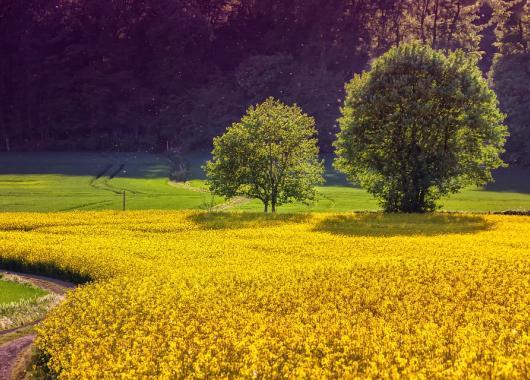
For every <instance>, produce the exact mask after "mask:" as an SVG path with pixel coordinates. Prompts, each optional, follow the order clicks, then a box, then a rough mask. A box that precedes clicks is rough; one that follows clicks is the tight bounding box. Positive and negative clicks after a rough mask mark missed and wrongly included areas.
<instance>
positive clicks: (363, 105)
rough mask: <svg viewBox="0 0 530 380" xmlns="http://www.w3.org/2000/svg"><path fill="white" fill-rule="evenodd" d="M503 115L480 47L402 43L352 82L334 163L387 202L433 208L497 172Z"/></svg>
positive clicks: (388, 206)
mask: <svg viewBox="0 0 530 380" xmlns="http://www.w3.org/2000/svg"><path fill="white" fill-rule="evenodd" d="M503 119H504V116H503V114H502V113H501V112H500V111H499V109H498V106H497V98H496V96H495V94H494V92H493V91H492V90H491V89H490V88H489V87H488V84H487V81H486V80H485V79H484V78H483V77H482V75H481V72H480V70H479V68H478V66H477V57H476V56H475V55H467V54H465V53H464V52H463V51H461V50H457V51H454V52H450V53H448V54H446V55H445V54H443V53H442V52H440V51H435V50H433V49H432V48H430V47H429V46H426V45H421V44H417V43H412V44H404V45H400V46H399V47H397V48H392V49H390V50H389V51H388V52H387V53H385V54H383V55H382V56H381V57H379V58H377V59H376V60H375V61H374V62H373V63H372V66H371V69H370V71H368V72H364V73H363V74H361V75H356V76H355V77H354V78H353V80H351V81H350V82H349V83H348V84H347V86H346V99H345V102H344V106H343V108H342V117H341V119H340V120H339V122H340V129H341V130H340V132H339V134H338V136H337V142H336V147H337V151H336V153H337V157H338V158H337V160H336V162H335V163H336V166H337V168H338V169H340V170H341V171H343V172H344V173H346V174H347V175H348V176H349V178H350V179H351V180H352V181H354V182H356V183H359V184H360V185H361V186H362V187H364V188H366V189H367V190H368V191H369V192H370V193H372V194H373V195H375V196H376V197H377V198H378V199H379V200H380V202H381V204H382V206H383V207H384V209H385V210H387V211H405V212H423V211H430V210H433V209H435V207H436V200H438V199H439V198H440V197H441V196H443V195H446V194H449V193H454V192H457V191H458V190H460V189H461V188H462V187H464V186H466V185H470V184H477V185H480V184H484V183H486V182H487V181H490V180H491V179H492V177H491V169H494V168H497V167H499V166H501V165H502V164H503V162H502V160H501V159H500V156H499V155H500V154H501V153H502V152H503V145H504V142H505V137H506V134H507V133H506V127H505V126H504V125H503V124H502V121H503Z"/></svg>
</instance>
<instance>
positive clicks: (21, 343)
mask: <svg viewBox="0 0 530 380" xmlns="http://www.w3.org/2000/svg"><path fill="white" fill-rule="evenodd" d="M33 340H35V334H29V335H26V336H23V337H22V338H18V339H15V340H12V341H11V342H9V343H6V344H3V345H1V346H0V379H6V380H9V379H11V374H12V372H13V369H14V368H15V366H16V364H17V361H18V357H19V355H20V354H21V353H22V352H24V351H25V350H27V349H28V348H29V347H30V346H31V345H32V344H33Z"/></svg>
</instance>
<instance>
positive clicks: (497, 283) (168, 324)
mask: <svg viewBox="0 0 530 380" xmlns="http://www.w3.org/2000/svg"><path fill="white" fill-rule="evenodd" d="M0 266H3V267H10V268H18V269H20V270H28V271H29V270H33V271H40V272H42V273H48V274H63V275H67V276H70V277H75V278H78V279H90V280H92V281H91V282H89V283H87V284H86V285H83V286H81V287H80V288H78V289H76V290H75V291H73V292H71V293H70V294H69V295H68V297H67V299H66V301H65V302H64V303H63V304H61V305H60V306H59V307H57V308H56V309H54V310H53V311H52V312H51V314H50V315H49V316H48V318H46V320H45V321H44V323H43V324H42V325H41V326H40V327H39V336H38V340H37V345H38V347H39V348H40V349H41V350H42V351H43V353H44V356H45V357H47V358H49V362H48V363H49V364H48V365H49V368H50V370H51V371H53V373H55V374H56V375H58V376H59V378H62V379H84V378H94V379H96V378H97V379H102V378H108V379H119V378H122V379H130V378H150V377H152V378H165V379H175V378H185V377H189V378H218V377H225V378H228V377H230V378H240V377H242V378H280V377H289V378H337V377H346V378H366V377H377V378H398V377H406V378H425V379H431V378H528V377H529V376H530V375H529V374H530V217H525V216H495V215H484V216H480V215H456V214H455V215H445V214H438V215H426V216H411V215H390V216H388V215H387V216H384V215H380V214H311V215H283V216H282V215H279V216H276V217H266V216H262V215H255V214H237V213H233V214H222V213H212V214H207V213H200V212H155V211H153V212H125V213H115V212H93V213H86V212H84V213H83V212H77V213H56V214H29V213H28V214H25V213H19V214H0Z"/></svg>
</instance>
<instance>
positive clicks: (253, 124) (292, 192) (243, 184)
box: [205, 98, 323, 212]
mask: <svg viewBox="0 0 530 380" xmlns="http://www.w3.org/2000/svg"><path fill="white" fill-rule="evenodd" d="M314 125H315V121H314V119H313V118H312V117H310V116H308V115H306V114H304V113H303V112H302V110H301V109H300V108H299V107H297V106H296V105H293V106H287V105H285V104H283V103H281V102H280V101H278V100H275V99H273V98H269V99H267V100H266V101H265V102H263V103H262V104H259V105H257V106H255V107H252V106H251V107H250V108H249V109H248V111H247V113H246V115H244V116H243V118H242V119H241V121H239V122H236V123H234V124H232V126H230V127H229V128H228V129H227V130H226V132H225V133H224V134H223V135H222V136H219V137H216V138H215V139H214V142H213V145H214V149H213V152H212V154H213V158H212V160H211V161H209V162H207V164H206V165H205V171H206V175H207V178H208V184H209V186H210V190H211V191H212V192H213V193H214V194H219V195H222V196H225V197H234V196H246V197H250V198H255V199H259V200H261V201H262V202H263V205H264V210H265V212H267V211H268V210H269V205H270V207H271V211H272V212H276V206H278V205H282V204H285V203H289V202H292V201H295V200H296V201H307V200H313V199H314V198H315V194H316V193H315V188H314V186H315V185H318V184H320V183H322V182H323V178H322V173H323V163H322V162H321V161H320V160H319V158H318V153H319V149H318V145H317V140H316V138H315V134H316V129H315V127H314Z"/></svg>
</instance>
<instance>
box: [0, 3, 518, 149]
mask: <svg viewBox="0 0 530 380" xmlns="http://www.w3.org/2000/svg"><path fill="white" fill-rule="evenodd" d="M523 3H525V4H526V3H527V0H488V1H483V0H377V1H365V0H347V1H345V0H289V1H285V0H259V1H255V0H252V1H251V0H129V1H115V0H92V1H86V0H71V1H65V0H46V1H42V0H25V1H18V0H0V52H1V54H0V150H8V149H12V150H24V149H29V150H37V149H40V150H45V149H54V150H78V149H82V150H85V149H88V150H102V149H104V150H121V151H124V150H152V151H162V150H165V149H166V147H168V146H169V147H170V148H182V149H196V148H203V147H204V148H206V147H207V148H210V147H211V141H212V138H213V137H214V136H217V135H219V134H220V133H222V132H223V131H224V129H225V128H226V126H227V125H229V124H230V123H232V122H234V121H237V120H238V119H239V118H240V117H241V115H242V114H244V112H245V110H246V108H247V107H248V106H249V105H251V104H256V103H258V102H261V101H263V100H265V99H266V98H267V97H269V96H274V97H275V98H277V99H280V100H282V101H283V102H285V103H286V104H292V103H295V102H296V103H297V104H299V105H300V106H301V107H302V108H303V109H304V110H305V111H307V112H308V113H310V114H311V115H313V116H314V117H315V125H316V128H317V131H318V135H319V136H318V137H319V144H320V147H321V149H322V150H324V151H330V150H331V143H332V141H333V139H334V136H335V133H336V132H337V127H336V119H337V117H339V107H338V105H339V103H340V101H341V100H342V99H343V95H344V94H343V84H344V82H345V81H347V80H348V79H349V78H351V77H352V76H353V75H354V74H355V73H359V72H361V71H362V70H364V69H366V67H367V65H368V64H369V62H370V61H371V60H372V59H373V58H374V57H377V56H378V55H380V54H382V53H384V52H385V51H387V50H388V49H389V48H390V47H392V46H396V45H399V44H401V43H404V42H407V41H410V40H419V41H422V42H423V43H425V44H428V45H430V46H432V47H434V48H436V49H455V48H463V49H465V51H467V52H478V51H483V52H484V53H483V56H484V59H483V60H482V61H481V67H482V69H483V71H484V72H487V71H488V70H489V68H490V62H492V60H493V54H494V53H495V52H499V51H500V49H503V47H502V46H504V47H506V48H507V49H508V48H510V49H511V47H518V46H520V44H519V43H518V42H516V40H517V38H519V37H518V36H520V35H521V33H522V35H526V36H528V29H527V27H525V25H526V24H525V23H524V22H523V23H522V24H520V23H518V22H517V20H518V19H517V17H518V15H524V9H523V11H522V12H521V4H523ZM523 5H524V4H523ZM526 14H528V13H526ZM523 21H524V20H523ZM521 25H522V28H521V27H520V26H521ZM525 28H526V29H525ZM525 30H526V31H525ZM513 41H515V42H513ZM499 43H502V44H503V45H502V46H500V45H499ZM521 73H522V74H524V73H523V72H521ZM525 75H527V74H525ZM506 111H508V109H506ZM510 120H511V119H508V122H510ZM510 149H516V147H515V146H510Z"/></svg>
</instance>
